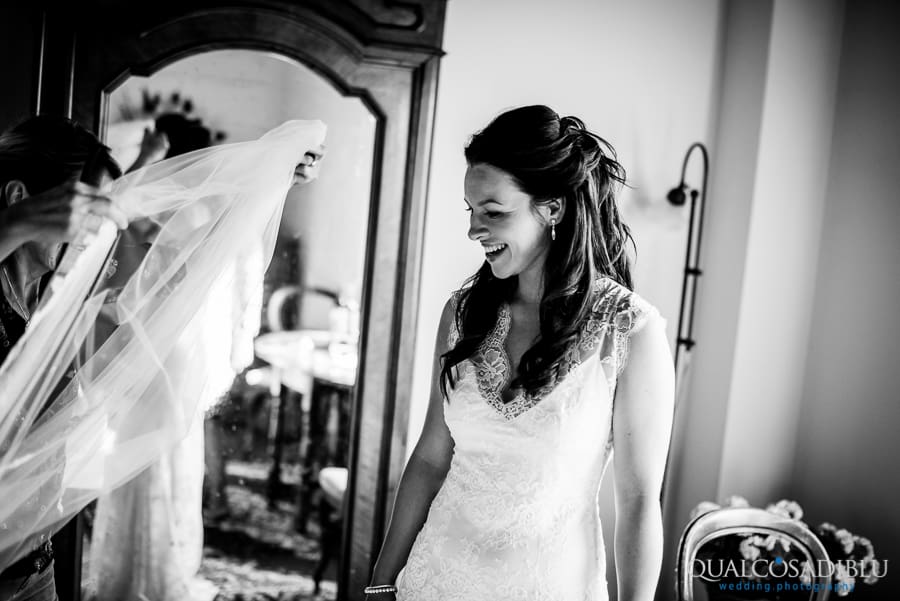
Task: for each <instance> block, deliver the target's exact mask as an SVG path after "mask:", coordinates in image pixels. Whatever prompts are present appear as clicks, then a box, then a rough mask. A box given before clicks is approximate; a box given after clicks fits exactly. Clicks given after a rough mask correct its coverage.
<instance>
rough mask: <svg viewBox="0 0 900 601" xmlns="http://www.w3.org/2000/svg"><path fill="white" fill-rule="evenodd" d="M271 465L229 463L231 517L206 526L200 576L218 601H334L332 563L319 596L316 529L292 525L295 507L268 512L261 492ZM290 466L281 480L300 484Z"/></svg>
mask: <svg viewBox="0 0 900 601" xmlns="http://www.w3.org/2000/svg"><path fill="white" fill-rule="evenodd" d="M267 469H268V465H267V464H263V463H249V462H240V461H233V460H231V461H229V462H228V464H227V466H226V472H227V482H228V484H227V486H226V493H227V496H228V506H229V516H228V517H227V518H225V519H223V520H219V521H216V522H212V521H210V520H207V521H206V523H205V528H204V530H205V540H204V552H203V564H202V566H201V568H200V574H199V576H200V577H202V578H203V579H205V580H207V581H209V582H211V583H212V584H213V585H215V586H216V587H217V588H218V595H217V596H216V597H215V601H262V600H266V601H270V600H271V601H274V600H277V601H307V600H316V601H319V600H321V601H330V600H333V599H335V598H336V595H337V586H336V584H335V574H336V565H334V563H335V562H332V565H331V566H329V569H328V571H327V572H326V574H325V580H324V581H323V582H322V590H321V592H320V594H319V595H315V594H313V581H312V577H311V574H312V572H313V570H314V568H315V565H316V562H317V561H318V558H319V545H318V542H317V535H318V531H317V525H316V524H315V520H310V522H309V532H308V535H307V536H304V535H302V534H299V533H297V532H296V531H295V530H294V527H293V519H294V515H295V513H296V505H295V504H294V503H292V502H289V501H283V500H280V501H278V502H277V503H276V507H275V508H274V509H269V508H268V506H267V501H266V498H265V496H264V495H263V492H264V490H265V481H266V477H267ZM296 479H297V471H296V470H291V469H290V466H288V467H287V469H286V470H285V473H284V477H283V480H284V481H285V483H286V484H291V483H293V482H296Z"/></svg>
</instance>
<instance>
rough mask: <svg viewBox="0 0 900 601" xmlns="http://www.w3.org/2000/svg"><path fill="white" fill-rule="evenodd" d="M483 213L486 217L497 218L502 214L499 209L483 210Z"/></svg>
mask: <svg viewBox="0 0 900 601" xmlns="http://www.w3.org/2000/svg"><path fill="white" fill-rule="evenodd" d="M484 214H485V216H487V218H488V219H498V218H500V217H502V216H503V213H501V212H500V211H485V212H484Z"/></svg>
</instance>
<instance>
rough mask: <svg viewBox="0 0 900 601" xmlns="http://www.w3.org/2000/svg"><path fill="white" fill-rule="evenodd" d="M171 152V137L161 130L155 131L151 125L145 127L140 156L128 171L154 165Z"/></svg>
mask: <svg viewBox="0 0 900 601" xmlns="http://www.w3.org/2000/svg"><path fill="white" fill-rule="evenodd" d="M168 152H169V138H168V136H166V134H164V133H163V132H161V131H154V130H152V129H150V128H149V127H145V128H144V137H143V138H142V139H141V151H140V152H139V153H138V157H137V158H136V159H135V160H134V163H132V164H131V167H129V168H128V171H127V172H126V173H131V172H132V171H136V170H138V169H140V168H141V167H146V166H147V165H152V164H153V163H156V162H158V161H161V160H163V159H164V158H166V154H167V153H168Z"/></svg>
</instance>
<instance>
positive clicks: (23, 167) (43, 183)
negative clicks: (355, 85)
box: [0, 117, 325, 599]
mask: <svg viewBox="0 0 900 601" xmlns="http://www.w3.org/2000/svg"><path fill="white" fill-rule="evenodd" d="M324 133H325V128H324V125H323V124H321V123H319V122H297V121H295V122H288V123H286V124H284V125H282V126H280V127H279V128H276V129H275V130H273V131H271V132H269V133H268V134H266V135H265V136H263V137H262V138H261V139H260V140H258V141H254V142H247V143H242V144H230V145H227V146H223V147H218V148H214V149H209V150H205V151H199V152H196V153H191V154H189V155H185V156H184V157H180V158H177V159H172V160H168V161H164V162H162V163H159V164H157V165H152V166H149V167H147V168H144V169H141V170H139V171H136V172H134V173H131V174H129V175H126V176H125V177H122V178H119V179H117V180H116V181H114V182H113V183H112V184H110V185H108V186H104V187H102V188H101V189H102V191H101V189H98V188H93V187H90V186H87V185H83V184H80V183H76V182H75V180H77V179H79V178H80V176H81V172H82V170H83V169H84V168H85V165H86V163H88V162H89V160H91V159H93V160H94V163H93V164H94V166H96V165H97V164H98V163H99V165H100V167H103V168H104V169H105V171H106V172H107V173H108V175H109V177H115V176H116V175H117V174H118V173H117V171H118V168H117V166H116V165H115V163H114V162H113V161H112V160H111V159H109V155H108V152H106V150H105V149H104V148H103V147H102V145H101V144H100V143H99V142H98V141H97V139H96V138H95V137H94V136H93V135H92V134H90V133H89V132H87V131H86V130H84V129H83V128H80V127H78V126H77V125H74V124H72V123H71V122H68V121H66V120H59V119H52V118H47V117H35V118H32V119H31V120H29V121H27V122H26V123H24V124H23V125H21V126H18V127H16V128H14V129H13V130H10V131H9V132H7V133H5V134H3V136H0V169H2V171H0V175H2V180H3V181H0V186H2V192H3V195H4V198H3V200H4V205H3V206H2V207H0V224H2V225H0V227H2V228H3V229H2V233H3V235H2V236H0V253H2V255H0V259H5V261H4V263H3V267H4V273H3V275H4V278H3V282H4V286H3V299H2V300H3V302H4V307H6V308H10V307H12V311H13V312H14V313H15V315H16V316H17V317H18V318H17V319H16V318H14V317H13V314H12V313H10V311H9V310H6V309H4V313H3V321H2V323H3V341H2V342H3V343H4V344H3V349H4V350H3V353H4V355H5V356H4V357H3V358H4V359H5V362H4V364H3V366H2V368H0V381H2V386H0V498H3V499H4V503H3V506H2V507H0V571H2V572H0V599H5V598H11V597H12V596H13V595H15V598H17V599H19V598H21V599H32V598H33V599H44V598H46V599H52V598H54V596H53V595H54V593H53V573H52V551H51V550H50V549H49V548H48V545H47V544H46V542H47V540H48V539H49V536H50V534H52V533H53V532H54V531H55V530H57V529H58V528H59V527H60V526H62V525H63V524H64V523H65V522H66V521H68V520H69V519H71V517H72V516H74V515H75V514H76V513H77V512H78V511H79V510H80V509H81V508H82V507H83V506H84V505H85V504H87V503H88V502H90V501H91V500H92V499H94V498H96V497H97V496H98V495H100V494H102V493H104V492H108V491H110V490H112V489H114V488H116V487H117V486H119V485H121V484H122V483H124V482H126V481H128V480H129V479H130V478H132V477H133V476H134V475H136V474H138V473H140V472H141V471H142V470H143V469H144V468H146V467H147V466H148V465H150V464H151V463H152V462H153V461H154V460H155V459H156V458H158V457H159V456H160V454H161V453H162V452H164V451H165V450H166V449H168V448H171V446H172V445H173V444H175V443H176V442H177V441H179V440H180V439H181V438H183V437H184V435H185V434H186V433H187V431H188V428H189V426H190V421H191V418H192V417H193V415H194V413H195V411H196V403H197V399H199V398H201V397H202V391H203V389H204V387H205V386H206V385H207V380H208V378H207V375H208V373H209V369H210V364H209V362H208V361H207V358H206V357H204V356H203V353H198V352H191V349H196V348H197V347H198V344H199V343H200V341H201V340H202V336H203V335H204V331H203V328H202V327H201V326H202V321H203V315H202V307H203V306H204V303H205V302H207V298H208V294H209V291H210V290H211V289H212V287H213V284H214V283H215V282H216V281H218V280H220V279H221V278H223V277H227V276H225V275H224V274H225V272H226V271H227V266H228V265H229V264H231V263H233V262H234V261H236V260H237V259H238V257H240V256H242V253H245V252H247V251H248V249H250V248H251V247H253V246H256V245H259V244H260V242H262V245H263V248H264V249H265V252H264V256H266V257H267V258H270V257H271V251H272V248H273V245H274V238H275V234H276V232H277V228H278V224H279V222H280V217H281V211H282V209H283V203H284V198H285V195H286V193H287V190H288V188H289V187H290V186H291V185H293V184H294V183H299V182H302V181H305V180H307V179H311V178H312V177H314V175H315V167H314V165H315V162H316V160H317V159H318V157H319V156H320V154H319V151H318V150H317V149H319V148H320V146H321V143H322V141H323V139H324ZM98 151H99V152H98ZM304 155H306V156H304ZM97 157H99V161H98V160H97ZM298 163H301V166H300V167H299V168H298ZM101 183H102V182H101ZM54 185H56V187H53V186H54ZM107 218H109V219H107ZM111 220H112V221H111ZM138 220H140V222H141V223H142V225H144V226H146V225H147V224H149V225H150V227H144V228H143V229H142V231H144V232H152V233H153V237H154V238H153V242H152V244H150V245H149V247H148V248H147V250H146V254H145V256H144V257H143V259H142V260H141V261H140V263H139V264H138V265H134V266H132V267H130V268H129V274H128V275H127V277H124V275H125V274H123V273H121V271H120V272H119V273H118V275H116V271H117V267H118V268H119V269H124V268H125V266H124V265H118V266H117V264H116V259H115V256H114V258H113V260H112V261H107V259H108V255H109V252H110V250H111V249H112V248H113V246H114V241H115V238H116V235H115V227H114V226H113V222H115V224H116V225H118V226H119V227H124V226H125V225H126V223H127V222H128V221H132V222H136V221H138ZM66 242H69V245H68V248H67V249H66V251H65V252H64V253H63V254H62V255H61V258H60V249H61V248H62V246H63V245H64V244H65V243H66ZM132 269H133V273H131V272H130V270H132ZM107 280H109V281H110V282H111V281H113V280H117V281H118V282H120V284H119V287H118V288H117V289H116V290H112V291H111V290H108V289H104V285H103V284H104V283H108V282H107ZM36 307H37V310H35V308H36ZM104 307H106V310H105V311H104V313H105V314H111V315H113V316H114V318H115V320H116V324H115V329H113V330H112V332H111V334H110V335H109V336H108V337H107V338H106V339H105V341H104V342H103V343H102V344H101V345H99V346H98V347H97V348H96V349H85V348H83V346H82V342H83V341H84V340H85V339H87V338H88V336H89V335H90V333H91V332H92V331H93V330H94V329H95V328H97V327H98V326H99V324H100V322H101V319H100V317H99V316H100V315H101V310H103V309H104ZM26 325H27V327H25V326H26ZM17 339H18V343H17ZM73 365H74V366H75V369H71V366H73Z"/></svg>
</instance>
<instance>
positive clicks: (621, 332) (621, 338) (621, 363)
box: [614, 294, 667, 377]
mask: <svg viewBox="0 0 900 601" xmlns="http://www.w3.org/2000/svg"><path fill="white" fill-rule="evenodd" d="M655 320H659V321H660V322H661V324H662V327H663V328H665V326H666V323H667V322H666V319H665V318H664V317H663V316H662V315H661V314H660V312H659V310H658V309H657V308H656V307H654V306H653V305H651V304H650V303H649V302H647V301H646V300H644V299H643V298H641V297H639V296H637V295H636V294H632V295H629V296H628V297H627V298H625V299H623V300H622V302H621V304H620V305H619V309H618V311H617V312H616V314H615V317H614V323H615V332H616V334H615V349H616V376H617V377H618V376H620V375H621V374H622V372H623V371H624V370H625V365H626V364H627V363H628V352H629V346H630V342H631V336H632V335H633V334H635V333H637V332H639V331H641V329H642V328H643V327H644V326H645V325H646V324H647V323H648V322H650V321H655Z"/></svg>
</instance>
